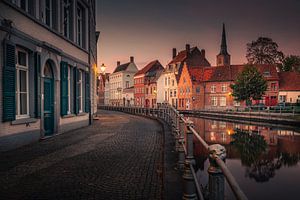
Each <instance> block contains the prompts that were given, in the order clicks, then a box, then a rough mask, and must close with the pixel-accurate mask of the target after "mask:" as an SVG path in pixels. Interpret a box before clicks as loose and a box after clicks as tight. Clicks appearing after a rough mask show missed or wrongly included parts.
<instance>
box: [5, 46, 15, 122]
mask: <svg viewBox="0 0 300 200" xmlns="http://www.w3.org/2000/svg"><path fill="white" fill-rule="evenodd" d="M3 47H4V67H3V121H13V120H15V119H16V46H15V44H13V43H11V42H10V41H5V42H4V45H3Z"/></svg>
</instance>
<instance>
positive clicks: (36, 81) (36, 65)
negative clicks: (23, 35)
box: [34, 52, 41, 118]
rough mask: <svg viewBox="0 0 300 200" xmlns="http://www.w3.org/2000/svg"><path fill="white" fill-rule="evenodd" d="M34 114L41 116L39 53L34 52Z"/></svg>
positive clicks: (37, 116)
mask: <svg viewBox="0 0 300 200" xmlns="http://www.w3.org/2000/svg"><path fill="white" fill-rule="evenodd" d="M34 115H35V117H36V118H40V117H41V55H40V53H38V52H35V53H34Z"/></svg>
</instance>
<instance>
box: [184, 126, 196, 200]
mask: <svg viewBox="0 0 300 200" xmlns="http://www.w3.org/2000/svg"><path fill="white" fill-rule="evenodd" d="M191 126H192V122H188V124H187V132H186V139H187V143H186V145H187V146H186V150H187V152H186V156H185V163H184V172H183V187H184V190H183V199H197V195H196V187H195V182H194V177H193V174H192V170H191V166H192V165H191V164H194V151H193V149H194V145H193V132H192V131H191V130H190V128H191Z"/></svg>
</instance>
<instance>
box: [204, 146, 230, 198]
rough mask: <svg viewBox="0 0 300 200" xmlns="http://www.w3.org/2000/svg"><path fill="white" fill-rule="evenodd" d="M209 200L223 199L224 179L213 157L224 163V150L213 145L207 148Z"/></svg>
mask: <svg viewBox="0 0 300 200" xmlns="http://www.w3.org/2000/svg"><path fill="white" fill-rule="evenodd" d="M208 150H209V164H210V165H209V167H208V170H207V171H208V174H209V186H208V187H209V188H208V189H209V200H223V199H224V197H225V179H224V174H223V172H222V170H221V169H220V167H219V165H218V164H217V163H216V160H215V156H218V157H219V158H220V159H222V160H223V161H225V159H226V149H225V147H223V146H222V145H219V144H214V145H210V146H209V148H208Z"/></svg>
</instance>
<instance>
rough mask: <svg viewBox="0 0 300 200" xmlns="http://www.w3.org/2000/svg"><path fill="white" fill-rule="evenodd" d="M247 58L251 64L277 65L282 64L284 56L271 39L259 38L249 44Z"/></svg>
mask: <svg viewBox="0 0 300 200" xmlns="http://www.w3.org/2000/svg"><path fill="white" fill-rule="evenodd" d="M246 58H247V60H248V63H251V64H277V63H282V61H283V59H284V55H283V53H282V52H281V51H278V45H277V43H276V42H274V41H273V40H272V39H271V38H267V37H259V38H258V39H257V40H256V41H252V42H251V43H248V44H247V54H246Z"/></svg>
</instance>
